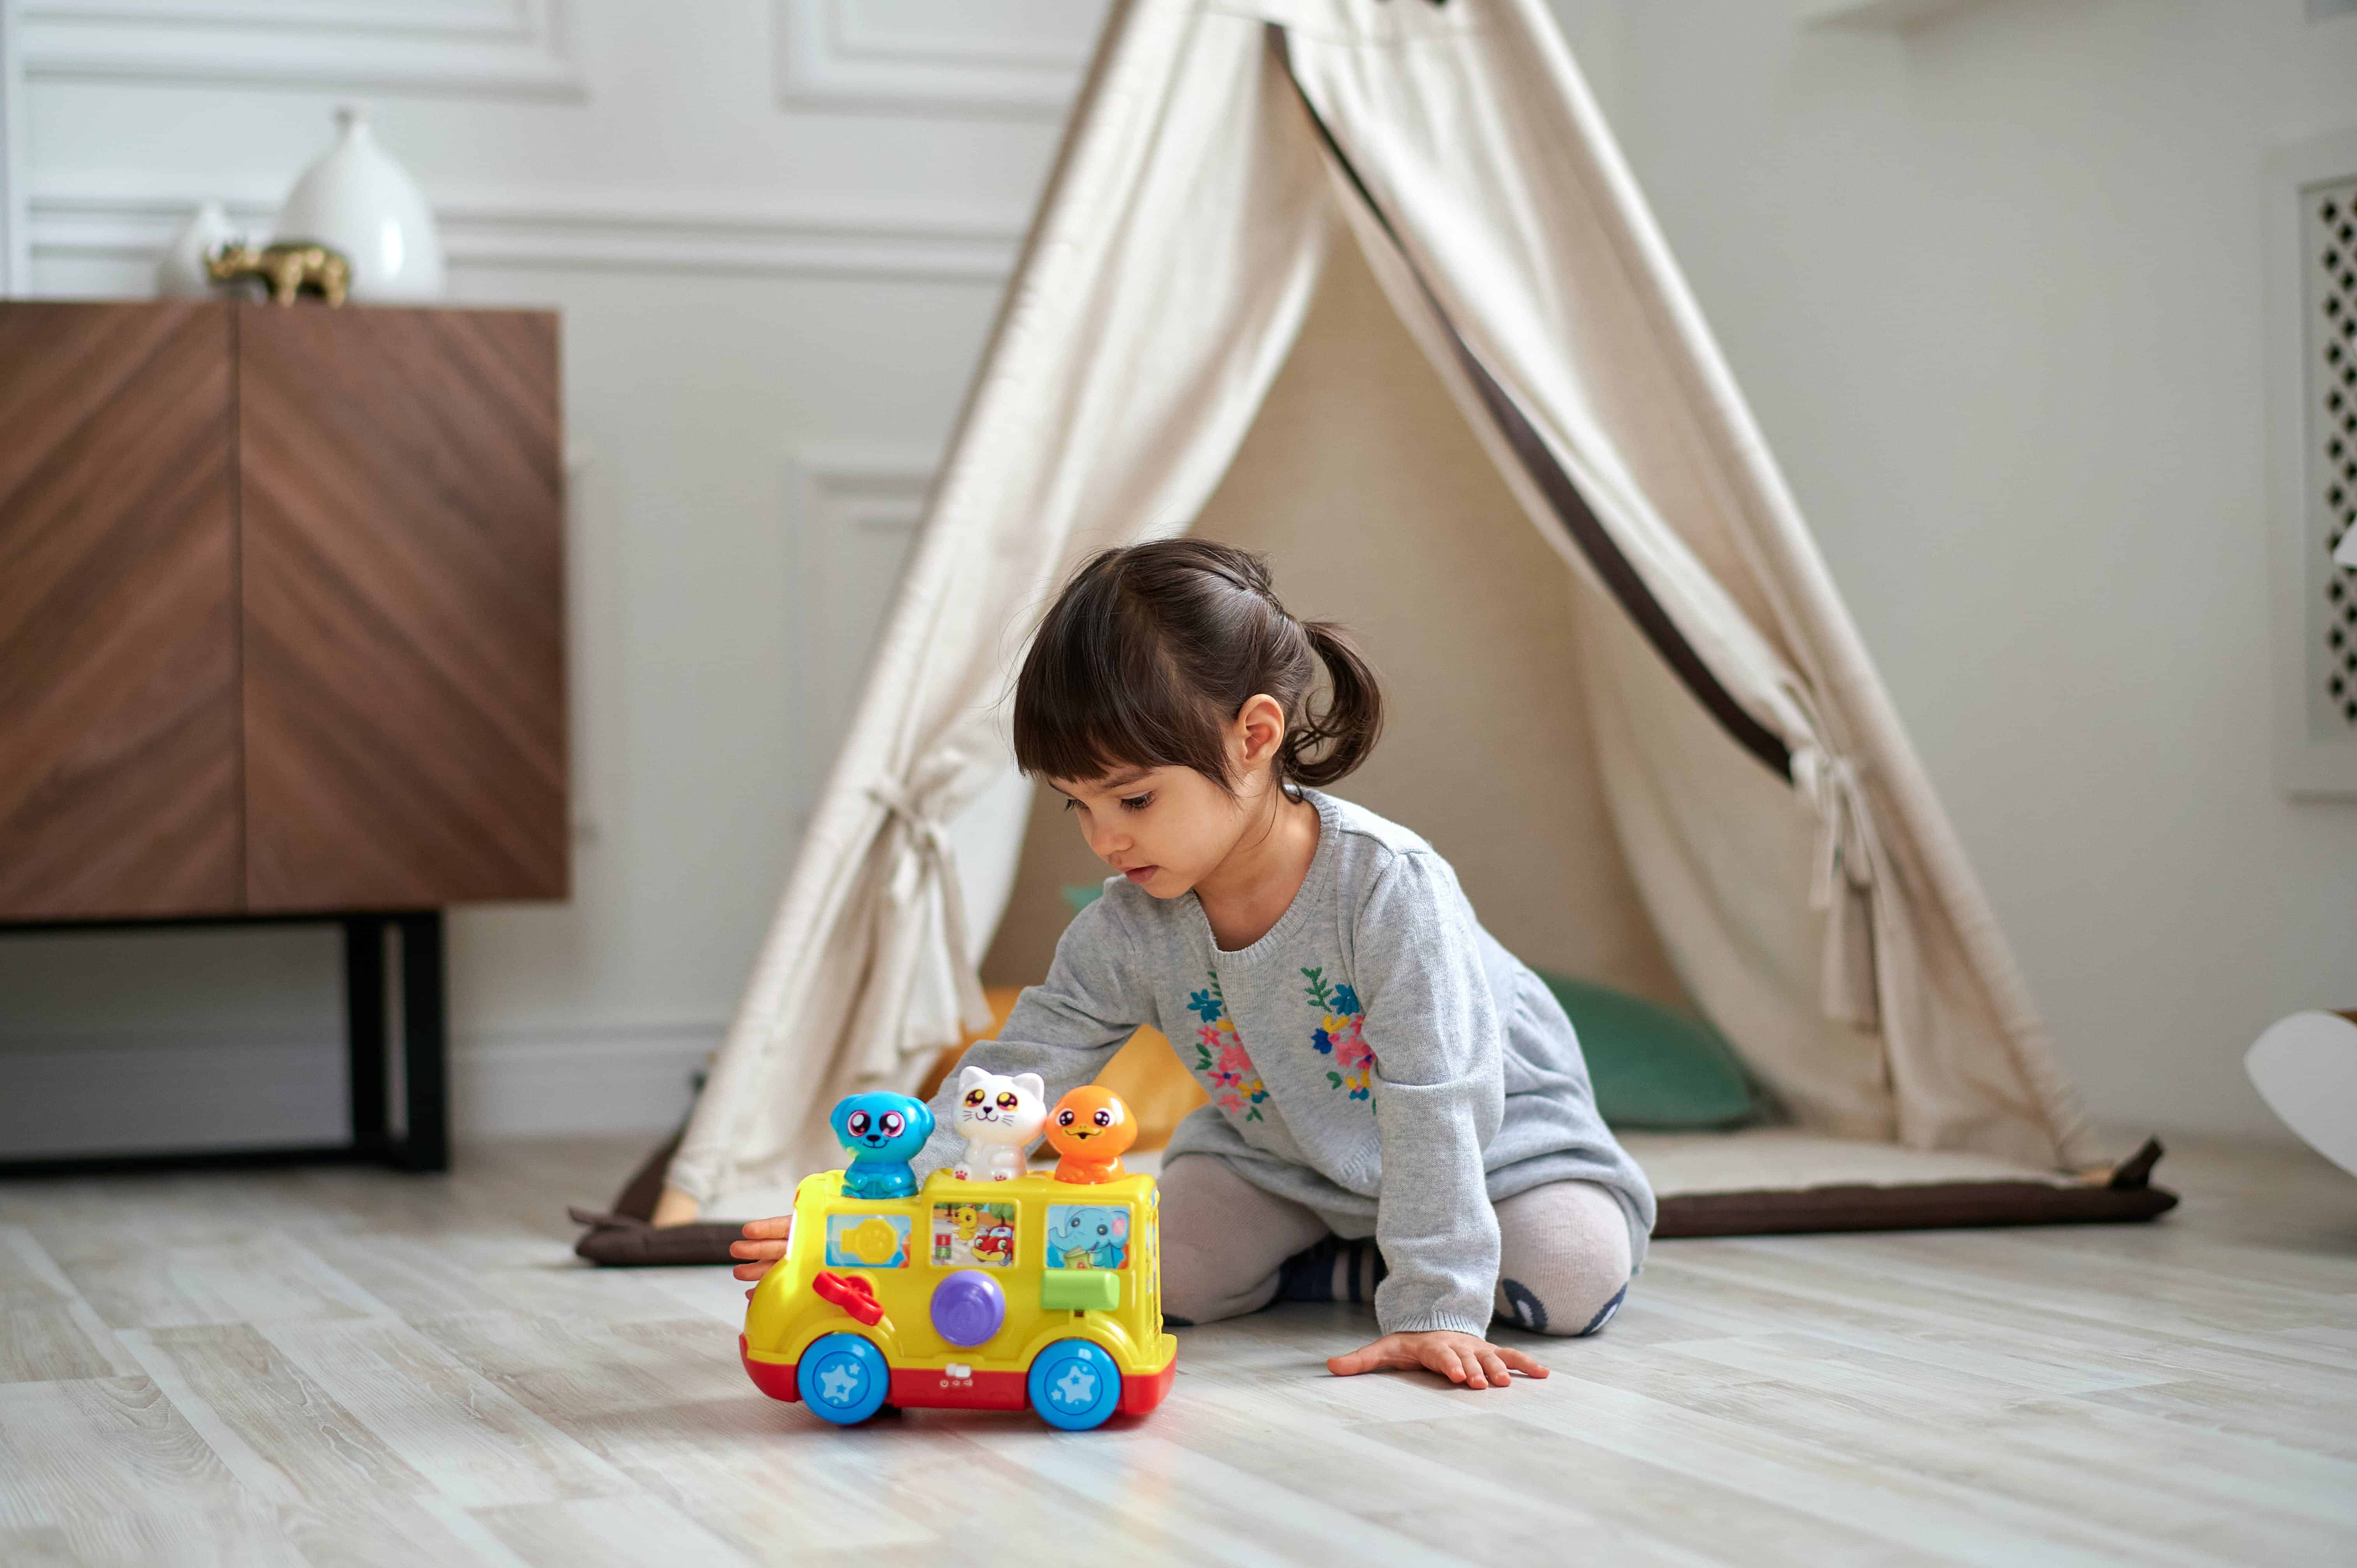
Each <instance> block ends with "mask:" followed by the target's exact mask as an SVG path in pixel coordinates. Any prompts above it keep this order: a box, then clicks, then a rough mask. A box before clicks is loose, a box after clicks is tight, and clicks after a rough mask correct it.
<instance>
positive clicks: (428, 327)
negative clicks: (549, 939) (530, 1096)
mask: <svg viewBox="0 0 2357 1568" xmlns="http://www.w3.org/2000/svg"><path fill="white" fill-rule="evenodd" d="M240 322H241V330H240V338H239V376H238V406H239V424H240V434H241V454H240V477H241V489H242V526H243V535H242V556H243V569H244V585H245V615H244V694H245V715H246V815H247V837H246V843H247V854H246V897H247V901H248V904H249V906H250V907H251V908H254V909H257V910H265V909H267V910H283V909H306V908H419V907H425V906H429V905H442V904H449V903H457V902H460V901H463V900H469V899H490V898H549V897H564V896H565V892H566V886H567V858H568V857H567V850H568V846H569V834H568V830H567V817H566V800H565V796H566V790H565V684H564V682H565V670H564V605H563V581H564V573H563V557H562V548H563V547H562V500H563V485H564V471H563V462H562V453H561V443H560V440H559V434H558V433H559V430H560V423H559V417H558V391H557V354H556V319H555V317H553V316H549V315H544V314H537V313H528V312H518V311H473V310H381V309H379V310H371V309H357V308H355V309H346V310H338V311H330V310H325V309H293V310H282V309H276V308H265V307H244V308H242V310H241V314H240Z"/></svg>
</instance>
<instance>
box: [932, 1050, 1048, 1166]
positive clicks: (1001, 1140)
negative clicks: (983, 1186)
mask: <svg viewBox="0 0 2357 1568" xmlns="http://www.w3.org/2000/svg"><path fill="white" fill-rule="evenodd" d="M1047 1095H1048V1086H1047V1085H1046V1084H1045V1083H1042V1082H1041V1081H1040V1080H1039V1074H1038V1073H1036V1072H1018V1073H1017V1074H1016V1075H1015V1076H1014V1077H1013V1078H1001V1077H999V1076H998V1075H997V1074H996V1073H995V1072H985V1071H983V1070H982V1069H980V1068H978V1067H970V1068H967V1069H963V1071H961V1072H960V1073H959V1074H958V1098H957V1111H956V1112H955V1117H956V1124H957V1130H958V1133H959V1134H960V1135H961V1136H963V1138H964V1139H965V1153H964V1154H963V1155H959V1156H958V1160H957V1164H956V1165H954V1166H952V1167H951V1172H950V1174H951V1175H952V1176H956V1177H957V1179H958V1180H960V1181H1012V1180H1014V1179H1015V1178H1016V1177H1017V1176H1021V1175H1022V1174H1023V1171H1024V1164H1023V1150H1024V1147H1025V1145H1027V1144H1029V1143H1030V1142H1031V1140H1032V1139H1034V1138H1037V1137H1038V1136H1039V1130H1040V1129H1041V1128H1042V1127H1045V1126H1046V1125H1047V1124H1048V1100H1047Z"/></svg>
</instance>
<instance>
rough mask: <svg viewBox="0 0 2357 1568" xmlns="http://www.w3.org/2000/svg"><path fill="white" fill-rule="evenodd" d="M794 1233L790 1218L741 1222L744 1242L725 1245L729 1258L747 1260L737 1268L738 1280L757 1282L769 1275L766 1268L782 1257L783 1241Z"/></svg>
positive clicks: (768, 1270)
mask: <svg viewBox="0 0 2357 1568" xmlns="http://www.w3.org/2000/svg"><path fill="white" fill-rule="evenodd" d="M793 1232H794V1217H793V1216H792V1215H791V1214H780V1215H779V1216H778V1217H777V1218H776V1219H748V1220H747V1221H746V1222H745V1239H744V1240H742V1241H731V1242H729V1243H728V1255H729V1256H730V1257H732V1258H749V1259H751V1260H752V1261H751V1262H745V1263H739V1264H737V1269H736V1273H737V1278H738V1279H740V1280H758V1279H759V1278H760V1277H761V1276H762V1275H763V1274H766V1273H769V1272H770V1264H771V1263H774V1262H777V1261H778V1260H779V1259H780V1258H782V1257H784V1256H785V1255H786V1240H787V1239H788V1238H789V1237H791V1235H792V1234H793Z"/></svg>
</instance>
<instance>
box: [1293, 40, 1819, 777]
mask: <svg viewBox="0 0 2357 1568" xmlns="http://www.w3.org/2000/svg"><path fill="white" fill-rule="evenodd" d="M1266 26H1267V28H1268V36H1269V39H1270V47H1271V48H1273V49H1275V52H1276V58H1277V59H1278V60H1279V61H1281V62H1282V63H1283V64H1284V66H1285V74H1286V80H1287V81H1291V82H1292V83H1293V91H1294V92H1295V94H1296V95H1297V96H1298V97H1299V98H1300V100H1301V107H1302V110H1303V112H1304V113H1307V114H1308V116H1309V123H1310V124H1312V125H1315V126H1316V127H1317V128H1318V137H1319V139H1320V140H1322V141H1323V142H1324V143H1325V144H1326V150H1327V152H1328V153H1329V154H1330V155H1331V156H1333V159H1334V163H1335V166H1337V167H1338V168H1340V170H1341V171H1342V174H1343V177H1345V178H1347V179H1349V180H1350V182H1351V188H1352V189H1354V190H1356V191H1357V192H1358V193H1359V199H1360V200H1361V201H1363V202H1365V203H1366V204H1367V211H1368V212H1369V213H1370V214H1371V215H1372V217H1373V218H1374V220H1375V222H1376V223H1377V224H1378V225H1380V226H1381V227H1382V229H1383V232H1384V234H1386V235H1387V236H1389V237H1390V239H1391V242H1392V245H1393V248H1394V249H1395V250H1396V251H1397V252H1399V257H1400V261H1401V263H1403V264H1404V265H1405V266H1406V268H1407V270H1408V275H1409V276H1411V277H1413V278H1415V285H1416V287H1417V289H1418V290H1420V291H1421V292H1422V293H1423V295H1424V298H1425V302H1426V304H1427V305H1429V306H1431V307H1432V314H1433V316H1434V317H1435V318H1436V319H1437V320H1438V321H1439V323H1440V326H1441V329H1442V330H1443V331H1445V332H1446V333H1448V341H1449V344H1450V346H1451V347H1452V348H1453V349H1455V351H1456V355H1457V362H1458V365H1459V366H1461V367H1462V368H1463V370H1464V371H1465V374H1466V377H1467V379H1468V380H1469V381H1471V382H1472V383H1473V387H1474V390H1475V391H1476V392H1479V393H1480V398H1481V403H1482V406H1483V407H1485V408H1487V409H1488V410H1489V411H1490V417H1491V419H1493V420H1495V421H1496V422H1497V424H1498V430H1499V433H1500V434H1501V435H1503V436H1504V437H1505V438H1506V444H1507V445H1508V446H1511V447H1512V449H1513V452H1514V456H1515V457H1516V458H1517V459H1518V460H1520V462H1521V464H1522V466H1523V472H1524V473H1525V474H1527V475H1529V476H1530V479H1531V482H1532V483H1533V484H1534V485H1535V486H1537V487H1538V490H1539V493H1540V494H1541V495H1543V496H1544V497H1545V498H1546V502H1547V506H1548V508H1549V509H1550V510H1553V511H1554V513H1555V516H1556V518H1557V519H1558V520H1560V521H1561V522H1562V523H1563V526H1564V529H1565V532H1568V533H1569V534H1570V535H1571V537H1572V541H1573V542H1575V543H1577V545H1578V546H1579V551H1580V553H1581V554H1582V555H1585V556H1586V557H1587V563H1588V564H1589V565H1590V566H1592V567H1594V568H1595V570H1596V575H1598V577H1600V578H1601V579H1603V582H1604V585H1605V587H1606V588H1607V589H1609V591H1610V592H1611V595H1612V596H1613V598H1615V599H1616V600H1618V601H1619V602H1620V607H1621V608H1622V609H1623V610H1625V611H1627V612H1628V615H1629V618H1630V619H1631V620H1632V621H1635V622H1636V623H1637V628H1638V629H1639V630H1640V631H1641V632H1643V633H1644V634H1645V640H1647V641H1648V642H1650V643H1652V645H1653V649H1654V651H1656V652H1658V653H1659V654H1660V655H1661V656H1662V658H1663V660H1666V661H1667V662H1668V664H1669V666H1670V668H1671V670H1673V671H1675V672H1676V674H1677V677H1678V679H1679V680H1680V681H1682V682H1684V683H1685V687H1686V690H1687V691H1689V692H1692V693H1694V695H1695V700H1696V701H1697V702H1699V703H1702V705H1703V706H1704V707H1705V708H1707V709H1708V710H1709V711H1710V714H1711V716H1712V717H1714V718H1716V719H1717V720H1718V722H1719V725H1721V727H1723V728H1724V729H1725V730H1726V731H1727V734H1728V735H1730V736H1734V737H1735V740H1736V742H1737V743H1738V745H1740V746H1742V747H1743V748H1744V749H1745V750H1746V751H1749V753H1751V755H1752V756H1754V757H1758V758H1759V759H1760V761H1761V762H1762V763H1764V764H1765V765H1766V766H1767V767H1768V768H1770V770H1771V771H1773V772H1774V773H1775V774H1776V776H1777V777H1778V778H1780V779H1784V780H1785V781H1786V782H1788V783H1789V782H1791V780H1792V748H1791V747H1789V746H1786V745H1785V744H1784V741H1783V738H1782V737H1781V736H1779V735H1777V734H1776V732H1775V731H1773V730H1771V729H1770V728H1769V727H1768V726H1767V725H1763V724H1761V723H1760V721H1759V720H1758V719H1756V718H1753V717H1752V716H1751V714H1749V713H1747V712H1746V711H1745V710H1744V707H1743V704H1742V703H1738V702H1737V701H1736V700H1735V697H1734V694H1733V693H1730V692H1728V691H1727V688H1726V687H1725V686H1723V685H1721V684H1720V683H1719V680H1718V677H1717V675H1715V674H1713V673H1712V672H1711V669H1710V666H1709V665H1707V664H1706V663H1704V662H1703V660H1702V655H1700V654H1699V653H1696V652H1695V650H1694V645H1693V644H1692V643H1690V642H1688V641H1687V640H1686V639H1685V635H1684V633H1683V632H1681V631H1680V630H1679V629H1678V628H1677V625H1676V623H1675V622H1674V621H1672V620H1671V619H1670V616H1669V612H1668V611H1667V610H1664V609H1663V607H1662V605H1661V601H1660V600H1658V599H1656V598H1654V597H1653V595H1652V590H1651V589H1650V588H1648V587H1646V585H1645V580H1644V579H1643V578H1642V577H1641V576H1640V575H1638V572H1637V568H1636V567H1635V566H1634V565H1632V564H1631V563H1630V560H1629V557H1628V556H1626V555H1625V554H1623V553H1621V551H1620V544H1619V543H1618V542H1616V541H1615V540H1614V539H1613V537H1612V535H1611V533H1610V532H1609V531H1608V530H1607V529H1606V528H1605V526H1604V524H1603V523H1602V522H1601V521H1598V518H1597V516H1596V511H1595V509H1594V508H1592V507H1590V506H1589V505H1588V504H1587V498H1586V497H1585V496H1583V495H1581V494H1580V493H1579V487H1578V486H1577V485H1576V484H1574V483H1573V482H1572V478H1571V476H1570V475H1569V474H1567V473H1566V472H1564V468H1563V465H1562V464H1561V463H1558V462H1557V461H1555V453H1554V451H1553V449H1552V448H1550V447H1549V446H1547V444H1546V438H1545V437H1544V436H1543V435H1540V434H1539V432H1538V428H1537V427H1536V426H1535V425H1534V424H1532V423H1531V421H1530V416H1529V415H1527V414H1525V413H1523V411H1522V407H1521V405H1519V404H1518V403H1515V402H1514V399H1513V395H1512V393H1511V392H1507V391H1506V389H1505V388H1504V387H1502V386H1501V385H1500V384H1499V383H1498V378H1497V377H1495V376H1493V375H1491V373H1490V368H1489V367H1488V366H1487V365H1485V364H1483V363H1482V362H1481V359H1480V356H1479V355H1478V354H1476V353H1474V352H1473V349H1472V346H1471V345H1469V343H1467V342H1466V341H1465V336H1464V334H1463V333H1461V332H1459V331H1458V329H1457V323H1456V322H1454V321H1453V320H1451V319H1450V318H1449V316H1448V310H1447V309H1446V308H1445V307H1444V306H1442V305H1441V303H1440V296H1439V295H1437V294H1435V293H1434V292H1433V289H1432V285H1430V284H1429V283H1427V282H1426V281H1425V276H1424V272H1423V269H1421V268H1420V267H1418V266H1417V265H1416V264H1415V256H1414V255H1413V254H1412V253H1411V252H1409V250H1408V248H1407V244H1406V242H1405V241H1404V240H1403V239H1401V237H1400V232H1399V231H1398V230H1397V229H1396V228H1394V226H1393V224H1392V220H1391V217H1390V215H1389V214H1387V213H1386V212H1384V210H1383V204H1382V203H1381V202H1379V201H1377V200H1376V199H1375V196H1374V192H1373V191H1372V190H1370V189H1368V188H1367V182H1366V181H1365V180H1363V179H1361V177H1359V171H1358V168H1357V166H1355V165H1353V164H1352V163H1351V156H1350V155H1349V154H1348V153H1346V152H1344V151H1343V150H1342V145H1341V143H1340V142H1339V141H1337V140H1336V139H1335V136H1334V132H1333V130H1332V128H1331V127H1330V126H1329V125H1328V124H1326V119H1325V116H1324V115H1322V114H1320V113H1318V105H1317V104H1316V103H1314V102H1311V101H1310V97H1309V93H1308V89H1306V88H1304V87H1303V86H1302V85H1301V79H1300V78H1299V77H1298V76H1296V75H1295V74H1294V71H1293V50H1292V48H1291V46H1290V43H1289V42H1288V40H1287V38H1286V29H1285V27H1284V26H1283V24H1281V23H1277V22H1270V23H1268V24H1266Z"/></svg>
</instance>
